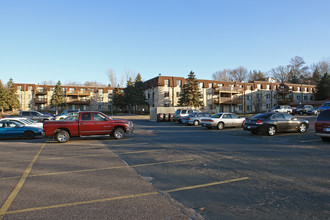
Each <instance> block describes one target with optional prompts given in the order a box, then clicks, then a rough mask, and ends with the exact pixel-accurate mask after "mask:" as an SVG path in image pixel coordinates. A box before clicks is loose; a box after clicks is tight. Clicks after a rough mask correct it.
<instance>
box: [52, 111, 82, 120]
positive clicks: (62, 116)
mask: <svg viewBox="0 0 330 220" xmlns="http://www.w3.org/2000/svg"><path fill="white" fill-rule="evenodd" d="M79 112H80V110H64V111H63V112H62V113H61V114H58V115H56V116H55V120H62V119H65V118H67V117H69V116H75V115H78V113H79Z"/></svg>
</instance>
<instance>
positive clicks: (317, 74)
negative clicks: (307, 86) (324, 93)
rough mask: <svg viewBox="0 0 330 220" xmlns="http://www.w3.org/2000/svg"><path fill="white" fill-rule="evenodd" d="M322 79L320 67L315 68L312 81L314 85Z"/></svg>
mask: <svg viewBox="0 0 330 220" xmlns="http://www.w3.org/2000/svg"><path fill="white" fill-rule="evenodd" d="M320 80H321V74H320V72H319V69H318V68H317V67H316V68H315V70H314V71H313V75H312V78H311V81H312V83H313V85H318V84H319V82H320Z"/></svg>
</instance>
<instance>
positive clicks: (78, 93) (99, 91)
mask: <svg viewBox="0 0 330 220" xmlns="http://www.w3.org/2000/svg"><path fill="white" fill-rule="evenodd" d="M15 86H16V90H17V95H18V99H19V101H20V109H21V110H32V109H35V110H40V111H44V110H46V111H48V110H54V109H52V108H51V106H50V101H51V97H52V95H53V91H54V88H55V86H54V85H37V84H24V83H15ZM62 87H63V91H64V94H65V103H66V105H65V107H63V109H80V110H98V111H110V110H111V108H112V107H113V92H114V90H115V88H112V87H90V86H62Z"/></svg>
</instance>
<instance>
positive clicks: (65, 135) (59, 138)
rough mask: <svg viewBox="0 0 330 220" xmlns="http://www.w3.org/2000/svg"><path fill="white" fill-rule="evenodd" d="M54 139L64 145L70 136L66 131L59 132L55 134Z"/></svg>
mask: <svg viewBox="0 0 330 220" xmlns="http://www.w3.org/2000/svg"><path fill="white" fill-rule="evenodd" d="M55 139H56V140H57V142H58V143H65V142H67V141H69V140H70V135H69V133H68V132H67V131H64V130H61V131H59V132H57V133H56V134H55Z"/></svg>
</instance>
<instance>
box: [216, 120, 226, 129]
mask: <svg viewBox="0 0 330 220" xmlns="http://www.w3.org/2000/svg"><path fill="white" fill-rule="evenodd" d="M224 125H225V124H224V123H223V122H219V124H218V126H217V127H218V129H219V130H222V129H223V127H224Z"/></svg>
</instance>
